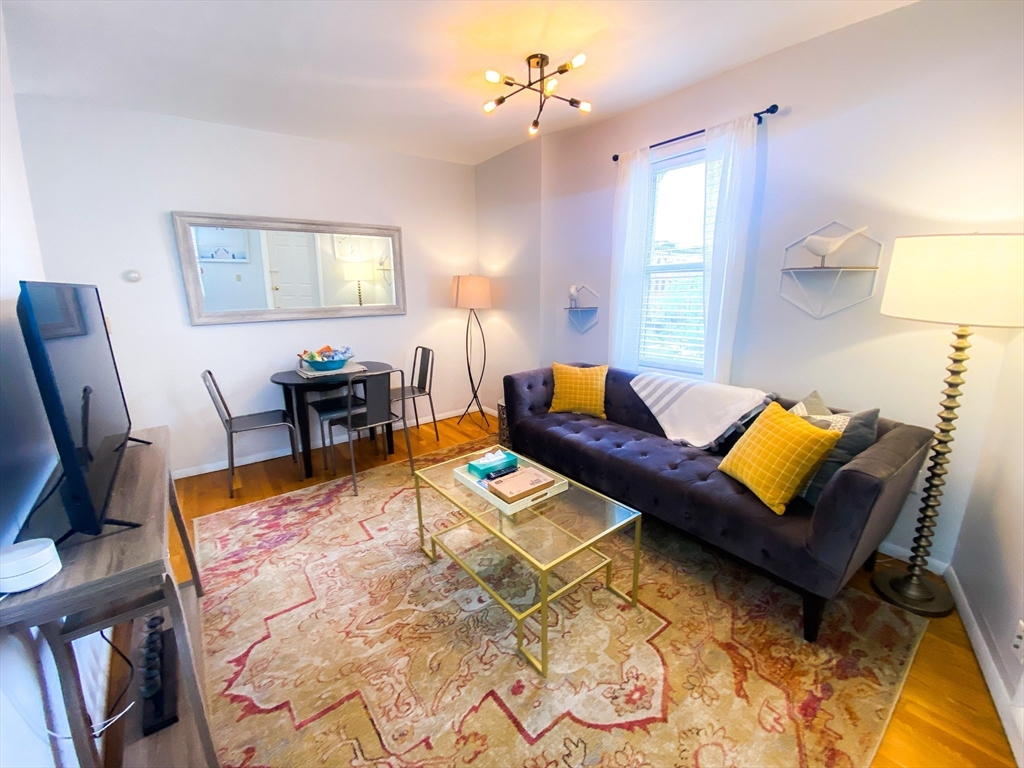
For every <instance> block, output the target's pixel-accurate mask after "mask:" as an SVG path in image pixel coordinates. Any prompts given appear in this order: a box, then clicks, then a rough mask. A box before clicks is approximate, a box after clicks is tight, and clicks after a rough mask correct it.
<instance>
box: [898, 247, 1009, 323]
mask: <svg viewBox="0 0 1024 768" xmlns="http://www.w3.org/2000/svg"><path fill="white" fill-rule="evenodd" d="M1021 286H1024V235H923V236H918V237H897V238H896V242H895V244H894V245H893V249H892V261H891V264H890V266H889V277H888V279H887V280H886V284H885V293H884V294H883V295H882V308H881V312H882V314H883V315H891V316H892V317H902V318H904V319H907V320H925V321H927V322H930V323H946V324H947V325H980V326H990V327H1002V328H1020V327H1024V289H1022V288H1021Z"/></svg>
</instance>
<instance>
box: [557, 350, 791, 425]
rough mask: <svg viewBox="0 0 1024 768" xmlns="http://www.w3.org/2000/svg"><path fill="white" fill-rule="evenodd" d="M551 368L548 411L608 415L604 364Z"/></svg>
mask: <svg viewBox="0 0 1024 768" xmlns="http://www.w3.org/2000/svg"><path fill="white" fill-rule="evenodd" d="M551 370H552V371H553V372H554V375H555V394H554V396H553V397H552V398H551V408H550V409H549V410H550V412H551V413H585V414H587V415H588V416H597V417H598V418H599V419H604V418H607V417H606V416H605V414H604V379H605V376H607V375H608V366H607V365H596V366H594V367H593V368H577V367H576V366H575V365H562V364H561V363H552V364H551ZM797 418H799V417H797ZM801 421H803V420H802V419H801ZM805 423H806V422H805Z"/></svg>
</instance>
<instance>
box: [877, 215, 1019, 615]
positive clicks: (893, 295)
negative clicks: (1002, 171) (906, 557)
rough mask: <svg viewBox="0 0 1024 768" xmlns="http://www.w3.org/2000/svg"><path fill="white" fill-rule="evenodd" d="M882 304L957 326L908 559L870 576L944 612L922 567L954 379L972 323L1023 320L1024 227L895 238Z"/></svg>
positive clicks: (918, 609)
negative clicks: (987, 232)
mask: <svg viewBox="0 0 1024 768" xmlns="http://www.w3.org/2000/svg"><path fill="white" fill-rule="evenodd" d="M881 312H882V314H883V315H890V316H892V317H901V318H904V319H907V320H924V321H926V322H930V323H944V324H946V325H953V326H956V330H954V331H953V335H954V336H955V340H954V341H953V343H952V345H951V346H952V347H953V354H951V355H950V356H949V359H950V360H951V361H952V363H951V364H950V365H949V366H948V367H947V368H946V370H947V371H948V372H949V376H947V377H946V379H945V384H946V387H945V389H943V390H942V396H943V399H942V400H941V401H940V403H939V406H940V408H941V410H940V411H939V414H938V415H939V423H938V425H937V426H936V429H937V430H938V434H937V435H936V437H935V444H934V445H933V446H932V454H931V459H930V463H929V466H928V479H927V483H926V485H925V489H924V496H923V497H922V507H921V510H920V516H919V517H918V518H917V528H916V529H915V532H916V533H917V536H915V537H914V546H913V547H912V549H911V552H912V553H913V555H912V557H911V558H910V565H909V566H908V567H907V569H906V570H903V569H898V568H885V569H880V570H878V571H876V572H875V575H874V578H872V580H871V583H872V586H873V587H874V588H875V591H876V592H878V593H879V594H880V595H881V596H882V597H884V598H885V599H886V600H888V601H889V602H890V603H893V604H895V605H898V606H900V607H901V608H905V609H907V610H908V611H912V612H913V613H917V614H920V615H922V616H945V615H946V614H948V613H950V612H951V611H952V610H953V605H954V604H953V597H952V595H950V593H949V590H948V589H947V588H946V587H945V584H942V583H935V582H932V581H926V580H925V579H924V577H923V574H924V570H925V566H926V565H927V563H928V555H929V554H930V552H931V547H932V535H933V531H934V530H935V524H936V519H937V518H938V516H939V505H940V504H941V498H942V489H943V486H944V485H945V484H946V480H945V477H946V474H947V471H948V470H947V469H946V465H947V464H949V454H950V452H951V451H952V447H951V445H950V444H951V443H952V442H953V430H954V429H956V427H955V426H954V424H953V422H954V421H955V420H956V419H957V413H956V409H957V408H959V407H960V403H959V397H960V395H961V394H963V393H962V392H961V390H960V387H961V386H962V385H963V383H964V378H963V374H964V372H965V371H966V370H967V366H966V365H964V363H965V362H966V361H967V359H968V357H967V354H966V352H967V350H968V349H969V348H970V346H971V344H970V342H969V341H967V339H968V337H969V336H971V334H972V333H973V331H972V330H971V326H984V327H995V328H1021V327H1024V234H1020V235H1019V234H1012V235H979V234H974V235H923V236H918V237H898V238H896V242H895V244H894V245H893V249H892V260H891V263H890V266H889V277H888V279H887V281H886V285H885V293H884V294H883V295H882V307H881Z"/></svg>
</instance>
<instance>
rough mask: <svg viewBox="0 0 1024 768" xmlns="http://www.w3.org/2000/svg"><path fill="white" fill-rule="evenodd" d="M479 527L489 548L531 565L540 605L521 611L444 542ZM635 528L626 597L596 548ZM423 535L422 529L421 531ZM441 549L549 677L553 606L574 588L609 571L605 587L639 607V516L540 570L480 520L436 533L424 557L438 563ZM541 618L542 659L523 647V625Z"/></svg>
mask: <svg viewBox="0 0 1024 768" xmlns="http://www.w3.org/2000/svg"><path fill="white" fill-rule="evenodd" d="M474 524H476V525H478V526H479V527H480V528H481V529H483V530H484V531H485V532H486V533H487V534H490V536H489V538H488V544H490V545H497V546H499V547H502V548H503V549H506V550H507V551H508V554H507V555H506V557H517V556H518V557H519V559H520V560H521V561H522V562H524V563H526V564H527V565H529V567H530V568H531V569H532V570H533V571H534V572H536V574H537V576H538V580H539V586H538V589H537V594H539V597H540V599H539V601H537V602H533V603H532V604H531V605H530V606H529V607H526V608H525V609H523V610H517V609H516V607H515V606H513V605H512V604H511V603H510V602H509V601H508V600H506V599H505V598H503V597H502V596H501V595H500V594H499V593H498V591H497V589H495V588H494V587H493V586H491V585H490V584H488V583H487V581H486V580H485V579H484V578H482V577H481V576H480V575H479V574H478V573H477V570H476V569H475V568H474V567H473V566H472V565H471V564H470V563H468V562H467V561H466V559H465V558H464V557H463V556H462V555H460V554H459V553H458V552H456V551H455V548H454V547H451V546H449V545H447V544H446V543H445V542H444V541H443V539H444V538H445V537H447V536H449V535H450V534H452V533H455V532H458V531H459V530H460V529H462V528H464V527H468V526H471V525H474ZM630 524H632V525H633V529H634V533H633V584H632V589H631V590H630V594H628V595H627V594H626V593H624V592H622V591H621V590H619V589H618V588H617V587H616V586H615V585H614V584H613V583H612V559H611V558H610V557H608V556H607V555H605V554H603V553H602V552H600V551H599V550H598V549H597V548H596V546H595V545H596V544H598V543H600V541H604V539H606V538H607V537H609V536H611V535H613V534H615V533H617V532H619V531H620V530H622V529H623V528H625V527H626V526H628V525H630ZM421 531H422V529H421ZM438 548H440V549H441V550H442V551H443V552H444V553H445V554H446V555H448V557H450V558H451V559H452V562H454V563H455V564H456V565H458V566H459V568H461V569H462V570H463V571H465V573H466V574H467V575H469V577H470V578H472V579H473V581H475V582H476V583H477V584H478V585H479V586H480V587H481V588H482V589H483V590H484V591H485V592H487V594H489V595H490V596H491V597H492V598H494V600H495V601H496V602H497V603H498V605H500V606H501V607H502V608H503V609H504V610H505V611H506V612H507V613H508V614H509V615H510V616H512V618H513V619H515V622H516V648H517V649H518V651H519V653H520V654H522V656H523V658H524V659H526V661H527V662H529V664H530V665H531V666H532V667H534V669H536V670H537V671H538V672H540V674H541V675H542V676H544V677H547V674H548V623H549V615H548V613H549V611H548V609H549V606H550V604H551V603H552V602H554V601H555V600H557V599H558V598H560V597H561V596H562V595H564V594H566V593H567V592H569V591H570V590H572V589H573V588H575V587H577V586H579V585H580V584H581V583H582V582H583V581H585V580H586V579H588V578H590V577H591V576H593V575H594V574H596V573H598V572H599V571H600V570H601V569H602V568H603V569H604V571H605V579H604V581H605V587H606V588H607V589H608V590H609V591H611V592H612V593H614V594H615V595H617V596H618V597H620V598H622V599H623V600H624V601H626V602H627V603H629V604H630V605H632V606H633V607H636V605H637V593H638V587H639V575H640V516H639V515H637V516H636V517H635V518H633V519H632V520H629V521H626V522H625V523H623V524H622V525H620V526H616V527H615V528H612V529H610V530H608V531H607V532H606V533H605V535H604V536H602V537H601V538H600V539H599V540H598V541H596V542H594V543H593V544H591V545H590V546H586V547H583V548H582V549H580V550H579V551H576V552H572V553H570V554H569V555H567V556H565V557H562V558H559V559H558V560H555V561H553V562H551V563H549V564H548V565H547V566H546V567H538V565H539V564H538V563H537V562H536V561H535V560H533V559H532V558H531V557H529V556H526V555H525V553H523V552H520V551H518V550H517V549H516V548H514V547H512V546H511V545H510V544H508V542H506V541H504V540H503V539H502V538H501V537H499V536H495V535H493V532H492V531H491V530H490V529H489V528H487V527H486V526H484V525H482V524H481V523H480V521H479V520H477V519H476V518H474V517H468V518H467V519H465V520H463V521H461V522H459V523H456V524H455V525H452V526H450V527H448V528H445V529H444V530H442V531H438V532H437V533H433V534H431V535H430V551H427V549H426V547H421V549H422V550H423V552H424V554H426V555H427V557H429V558H430V561H431V562H437V550H438ZM586 557H592V558H596V560H597V562H596V564H594V565H589V564H584V565H583V566H582V568H583V570H582V571H581V572H579V573H574V574H569V575H568V576H565V575H560V574H559V573H557V572H556V569H559V568H561V567H562V566H564V565H566V564H567V563H570V561H575V560H578V559H581V558H586ZM553 581H555V582H560V585H554V586H555V588H554V590H553V591H552V586H553V584H552V582H553ZM534 614H539V617H538V621H539V623H540V658H539V659H538V658H537V657H536V656H535V655H534V654H533V653H531V652H530V650H529V649H528V648H526V646H525V645H524V643H523V623H524V622H525V621H526V619H528V618H529V617H530V616H533V615H534Z"/></svg>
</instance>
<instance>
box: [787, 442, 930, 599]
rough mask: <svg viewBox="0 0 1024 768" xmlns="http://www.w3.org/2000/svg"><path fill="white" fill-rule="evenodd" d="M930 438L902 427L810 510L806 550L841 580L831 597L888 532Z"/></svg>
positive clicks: (835, 480) (845, 471) (841, 475)
mask: <svg viewBox="0 0 1024 768" xmlns="http://www.w3.org/2000/svg"><path fill="white" fill-rule="evenodd" d="M933 436H934V433H933V432H932V431H931V430H928V429H924V428H922V427H913V426H910V425H907V424H901V425H899V426H897V427H895V428H893V429H891V430H890V431H888V432H886V433H885V434H884V435H882V437H881V438H880V439H879V440H878V442H877V443H875V444H874V445H872V446H871V447H870V448H868V449H867V450H866V451H864V452H862V453H861V454H859V455H858V456H856V457H855V458H854V459H853V461H851V462H849V463H848V464H846V465H845V466H843V467H842V469H840V470H839V471H838V472H836V473H835V475H833V476H832V479H831V480H829V482H828V485H826V486H825V489H824V491H823V492H822V494H821V498H819V499H818V503H817V505H816V506H815V508H814V516H813V517H812V518H811V527H810V533H809V534H808V540H807V549H808V550H809V551H810V553H811V554H812V555H813V556H814V558H815V559H816V560H818V562H820V563H823V564H824V565H826V566H827V567H829V568H830V569H831V570H832V571H834V572H835V573H836V574H837V575H838V574H842V578H841V580H840V581H839V582H838V583H837V584H836V585H835V589H834V592H833V593H832V594H831V595H824V596H825V597H833V596H834V595H835V593H836V592H838V591H839V590H840V589H841V588H842V587H843V585H844V584H845V583H846V582H847V581H848V580H849V579H850V577H851V576H852V575H853V574H854V572H855V571H856V570H857V568H859V567H860V565H861V564H862V563H863V562H864V560H866V559H867V557H868V556H869V555H870V554H871V553H872V552H874V551H875V550H876V549H878V545H879V544H881V543H882V541H883V540H884V539H885V537H886V536H888V535H889V531H891V530H892V527H893V525H894V524H895V522H896V518H897V516H899V513H900V510H901V509H903V504H904V502H905V501H906V500H907V495H908V494H909V493H910V490H911V488H912V487H913V485H914V480H915V478H916V477H917V475H918V473H919V472H920V471H921V466H922V465H923V464H924V459H925V456H926V454H927V453H928V448H929V446H930V445H931V441H932V437H933Z"/></svg>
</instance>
